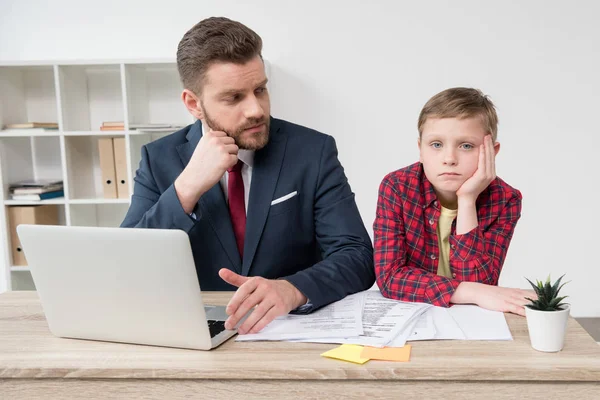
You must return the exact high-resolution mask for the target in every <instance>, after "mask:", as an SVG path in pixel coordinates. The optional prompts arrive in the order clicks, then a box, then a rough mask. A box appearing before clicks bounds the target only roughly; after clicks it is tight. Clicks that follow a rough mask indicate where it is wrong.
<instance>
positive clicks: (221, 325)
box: [208, 319, 225, 338]
mask: <svg viewBox="0 0 600 400" xmlns="http://www.w3.org/2000/svg"><path fill="white" fill-rule="evenodd" d="M208 329H209V331H210V337H211V338H213V337H215V336H217V335H218V334H219V333H221V332H223V331H224V330H225V321H215V320H214V319H209V320H208Z"/></svg>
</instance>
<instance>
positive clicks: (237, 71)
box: [197, 56, 271, 150]
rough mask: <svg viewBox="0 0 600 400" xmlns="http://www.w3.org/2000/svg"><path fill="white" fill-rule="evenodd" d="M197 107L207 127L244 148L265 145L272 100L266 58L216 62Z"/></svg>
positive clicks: (207, 72) (209, 70)
mask: <svg viewBox="0 0 600 400" xmlns="http://www.w3.org/2000/svg"><path fill="white" fill-rule="evenodd" d="M197 108H198V111H199V115H198V117H200V118H199V119H201V120H202V122H203V123H204V125H205V126H206V127H208V128H209V129H212V130H215V131H223V132H225V133H227V135H228V136H231V137H232V138H234V139H235V143H236V144H237V145H238V146H239V148H240V149H247V150H258V149H261V148H263V147H264V146H265V145H266V144H267V142H268V141H269V122H270V121H269V116H270V112H271V103H270V100H269V92H268V91H267V77H266V75H265V69H264V64H263V61H262V59H261V58H260V57H258V56H257V57H255V58H253V59H252V60H250V61H248V62H247V63H246V64H241V65H239V64H233V63H214V64H212V65H211V66H210V67H209V68H208V70H207V71H206V75H205V77H204V82H203V84H202V92H201V94H200V96H199V107H197Z"/></svg>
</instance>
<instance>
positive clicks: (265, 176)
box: [242, 119, 287, 276]
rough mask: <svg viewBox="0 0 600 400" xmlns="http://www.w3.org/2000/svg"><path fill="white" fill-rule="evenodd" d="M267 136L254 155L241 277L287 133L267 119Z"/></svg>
mask: <svg viewBox="0 0 600 400" xmlns="http://www.w3.org/2000/svg"><path fill="white" fill-rule="evenodd" d="M270 136H271V137H270V138H269V143H268V144H267V145H266V146H265V147H264V148H263V149H261V150H258V151H257V152H256V153H255V154H254V166H253V167H252V184H251V186H250V196H249V199H248V213H247V217H246V235H245V241H244V260H243V264H242V275H244V276H248V273H249V272H250V267H251V265H252V261H253V260H254V255H255V254H256V248H257V247H258V243H259V242H260V238H261V236H262V233H263V229H264V227H265V222H266V220H267V216H268V215H269V209H270V207H271V200H272V199H273V194H274V192H275V187H276V186H277V180H278V179H279V172H280V170H281V165H282V163H283V156H284V154H285V147H286V143H287V136H286V135H285V132H284V130H283V129H281V127H280V126H279V123H278V122H277V121H275V120H273V119H271V128H270Z"/></svg>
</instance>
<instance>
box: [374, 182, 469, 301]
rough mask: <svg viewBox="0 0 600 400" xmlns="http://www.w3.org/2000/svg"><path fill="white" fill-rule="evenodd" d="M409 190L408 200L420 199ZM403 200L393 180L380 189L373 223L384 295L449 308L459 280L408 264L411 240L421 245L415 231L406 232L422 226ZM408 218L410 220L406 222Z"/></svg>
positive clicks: (378, 273) (383, 183) (377, 260)
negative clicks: (408, 210)
mask: <svg viewBox="0 0 600 400" xmlns="http://www.w3.org/2000/svg"><path fill="white" fill-rule="evenodd" d="M416 196H417V194H416V193H412V191H411V190H410V189H409V190H408V192H407V193H405V197H406V198H407V199H409V200H410V199H411V197H416ZM402 207H403V199H402V197H401V196H400V194H399V193H398V191H397V190H396V189H395V188H394V185H393V182H392V181H391V179H390V177H389V176H388V177H386V178H385V179H384V180H383V182H382V183H381V185H380V187H379V198H378V201H377V212H376V217H375V222H374V224H373V232H374V256H375V275H376V278H377V284H378V286H379V288H380V289H381V293H382V294H383V295H384V296H385V297H388V298H392V299H396V300H403V301H411V302H425V303H430V304H433V305H436V306H442V307H448V306H449V304H450V298H451V297H452V294H453V293H454V291H455V290H456V288H457V287H458V285H459V283H460V282H459V281H458V280H455V279H450V278H446V277H443V276H439V275H437V274H434V273H431V272H428V271H426V270H425V269H424V268H421V267H420V266H418V265H412V264H410V263H408V262H407V257H406V249H407V247H406V243H407V241H411V242H417V241H418V240H419V238H418V237H416V236H415V234H414V232H415V230H414V229H405V226H408V227H411V226H413V225H411V224H416V223H420V222H419V220H418V219H417V218H411V217H413V216H412V215H410V213H406V212H404V211H403V209H402ZM405 219H406V220H407V221H405Z"/></svg>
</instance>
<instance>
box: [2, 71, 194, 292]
mask: <svg viewBox="0 0 600 400" xmlns="http://www.w3.org/2000/svg"><path fill="white" fill-rule="evenodd" d="M180 95H181V84H180V81H179V75H178V73H177V66H176V64H175V62H174V61H173V60H120V61H114V60H107V61H94V62H85V61H65V62H57V61H53V62H43V61H40V62H29V63H19V62H14V63H10V62H1V63H0V127H2V126H4V125H5V124H9V123H20V122H57V123H58V126H59V129H58V130H46V131H28V130H23V131H22V132H20V131H19V132H14V131H1V130H0V202H1V204H0V206H1V207H0V240H1V243H2V246H1V247H0V256H1V257H0V292H3V291H5V290H14V289H30V288H33V285H32V283H31V276H30V274H29V269H28V268H27V267H23V266H14V265H13V263H12V255H11V251H10V232H9V230H8V229H9V223H8V220H7V218H8V212H7V211H8V209H7V207H11V206H20V205H38V204H56V205H58V207H59V223H60V224H63V225H67V226H119V224H120V223H121V221H122V220H123V218H124V216H125V213H126V212H127V209H128V208H129V204H130V199H129V198H128V199H105V198H104V195H103V189H102V181H101V171H100V167H99V159H98V158H99V157H98V143H97V142H98V138H100V137H124V138H125V143H126V156H127V167H128V168H127V170H128V184H129V193H130V194H131V193H133V177H134V176H135V171H136V169H137V167H138V163H139V160H140V148H141V146H143V145H144V144H146V143H149V142H150V141H152V140H155V139H156V138H158V137H160V136H164V135H166V134H169V133H171V132H162V133H156V132H152V133H149V132H141V131H134V130H129V126H130V124H141V123H169V124H177V125H188V124H190V123H193V122H194V118H193V117H192V116H191V115H190V114H189V113H188V112H187V110H186V109H185V107H184V105H183V103H182V101H181V99H180ZM104 121H124V122H125V126H124V129H125V130H123V131H100V130H99V129H100V126H101V125H102V122H104ZM25 179H61V180H63V181H64V191H65V196H64V198H57V199H50V200H43V201H16V200H10V196H9V193H8V186H9V184H11V183H13V182H17V181H20V180H25Z"/></svg>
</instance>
